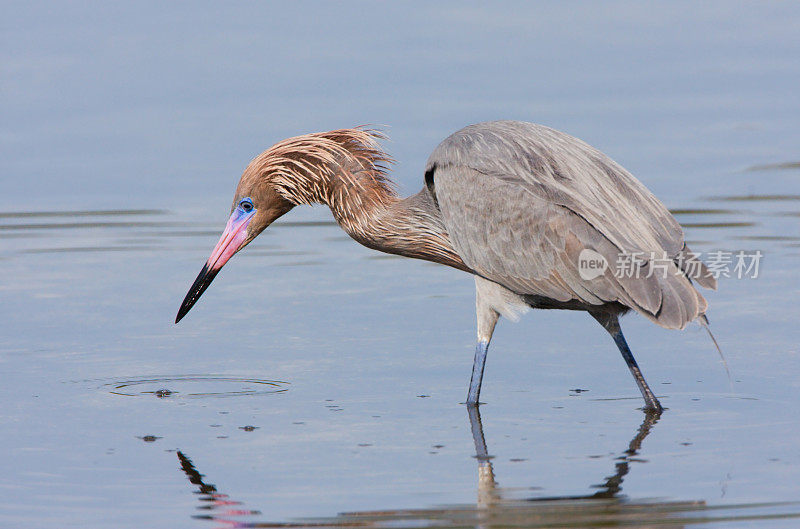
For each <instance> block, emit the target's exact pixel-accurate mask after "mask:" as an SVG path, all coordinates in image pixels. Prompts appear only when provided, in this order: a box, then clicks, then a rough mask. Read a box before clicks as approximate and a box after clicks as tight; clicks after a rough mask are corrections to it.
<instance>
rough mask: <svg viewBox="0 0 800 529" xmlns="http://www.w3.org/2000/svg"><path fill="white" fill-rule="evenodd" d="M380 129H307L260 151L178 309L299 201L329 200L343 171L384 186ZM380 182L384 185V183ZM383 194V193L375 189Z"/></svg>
mask: <svg viewBox="0 0 800 529" xmlns="http://www.w3.org/2000/svg"><path fill="white" fill-rule="evenodd" d="M378 137H380V134H379V133H377V132H375V131H372V130H368V129H362V128H356V129H341V130H334V131H330V132H321V133H315V134H306V135H304V136H297V137H295V138H289V139H287V140H283V141H281V142H279V143H277V144H275V145H273V146H272V147H270V148H269V149H267V150H266V151H264V152H262V153H261V154H259V155H258V156H256V157H255V158H254V159H253V161H251V162H250V164H249V165H248V166H247V168H246V169H245V170H244V173H243V174H242V177H241V179H240V180H239V185H238V186H237V187H236V194H235V195H234V199H233V205H232V206H231V215H230V217H229V218H228V223H227V225H226V226H225V231H223V232H222V236H221V237H220V239H219V242H217V245H216V246H215V247H214V250H213V251H212V252H211V256H210V257H209V258H208V261H206V264H205V265H204V266H203V269H202V270H201V271H200V274H198V276H197V279H195V281H194V284H192V286H191V288H190V289H189V292H188V293H187V294H186V297H185V298H184V300H183V303H182V304H181V307H180V309H179V310H178V315H177V317H176V318H175V323H178V322H179V321H180V320H181V318H183V317H184V316H185V315H186V313H187V312H189V309H191V308H192V307H193V306H194V304H195V303H196V302H197V300H198V299H199V298H200V296H201V295H202V294H203V292H205V290H206V289H207V288H208V286H209V285H210V284H211V282H212V281H213V280H214V277H216V275H217V274H218V273H219V271H220V269H221V268H222V267H223V265H225V263H227V262H228V260H230V258H231V257H233V255H234V254H235V253H236V252H238V251H239V250H241V249H242V248H244V247H245V246H247V245H248V244H249V243H250V241H252V240H253V239H255V238H256V236H258V234H259V233H261V232H262V231H264V230H265V229H266V228H267V227H268V226H269V225H270V224H272V223H273V222H274V221H275V220H276V219H278V218H279V217H281V216H282V215H284V214H286V213H287V212H288V211H289V210H291V209H292V208H293V207H294V206H296V205H299V204H312V203H320V202H321V203H330V200H331V196H332V194H333V193H334V191H335V189H336V186H337V183H336V182H335V177H336V176H337V175H339V174H341V173H345V174H347V175H350V176H349V178H352V172H356V171H362V172H363V171H366V173H367V174H368V175H369V179H370V180H369V183H370V185H375V186H378V187H381V186H385V185H387V184H386V182H387V181H386V180H385V179H384V173H383V167H382V165H381V163H383V162H387V161H388V160H389V159H388V157H387V156H386V155H385V154H384V153H383V152H382V151H380V149H379V148H378V147H377V144H376V142H375V139H376V138H378ZM381 188H382V187H381ZM376 196H379V195H376Z"/></svg>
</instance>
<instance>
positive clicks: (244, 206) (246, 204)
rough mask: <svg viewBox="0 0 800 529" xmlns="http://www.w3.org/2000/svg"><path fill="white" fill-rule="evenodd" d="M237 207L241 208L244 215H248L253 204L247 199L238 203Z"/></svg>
mask: <svg viewBox="0 0 800 529" xmlns="http://www.w3.org/2000/svg"><path fill="white" fill-rule="evenodd" d="M239 207H240V208H242V211H244V212H245V213H250V212H251V211H253V203H252V202H251V201H250V199H249V198H243V199H242V200H241V201H240V202H239Z"/></svg>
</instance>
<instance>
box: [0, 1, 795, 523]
mask: <svg viewBox="0 0 800 529" xmlns="http://www.w3.org/2000/svg"><path fill="white" fill-rule="evenodd" d="M4 12H5V14H4V17H3V19H4V20H3V21H2V22H0V24H1V25H2V39H3V46H2V48H0V49H1V50H2V51H0V63H1V64H2V68H3V76H2V79H3V81H2V84H0V90H2V98H0V99H2V101H1V102H0V108H2V113H3V120H2V122H1V123H0V127H1V128H0V149H2V153H1V155H0V159H1V160H2V162H0V272H2V273H0V328H1V329H2V333H0V372H2V377H3V384H2V385H0V402H2V407H0V420H1V421H2V424H3V427H2V437H1V439H2V456H0V462H2V466H0V468H2V473H1V474H0V490H1V491H2V494H1V495H0V498H2V499H0V526H2V527H26V528H37V527H81V528H95V527H96V528H105V527H188V528H204V527H209V528H211V527H273V526H278V525H280V526H286V525H287V524H288V525H315V526H366V527H373V526H379V527H383V526H387V527H412V526H413V527H428V526H448V527H449V526H452V527H472V526H478V527H488V526H496V525H504V526H520V527H552V526H559V527H600V526H603V527H605V526H609V525H612V526H613V525H625V526H647V527H650V526H664V527H686V526H702V525H708V526H713V527H796V526H797V524H798V523H800V520H798V518H800V479H798V477H800V449H798V446H800V445H799V444H798V442H797V440H798V436H799V435H800V406H798V404H800V397H799V396H798V389H800V382H799V381H800V377H798V373H800V349H798V343H799V342H800V340H799V338H800V332H798V324H797V321H798V320H800V318H799V317H798V316H800V314H798V309H797V303H796V300H797V299H798V295H800V285H799V284H798V280H797V266H798V263H800V259H798V257H800V167H799V166H798V163H799V162H798V160H800V130H799V129H798V123H800V97H798V92H797V87H798V86H800V62H798V60H797V58H798V57H800V38H798V36H797V35H798V32H797V28H798V27H800V9H798V7H797V6H795V5H793V4H788V3H786V4H769V5H762V4H751V5H749V6H745V7H741V6H737V7H733V6H731V5H730V4H728V3H719V4H717V3H708V4H704V5H703V6H701V7H698V6H696V5H695V4H693V3H687V4H677V5H666V4H664V5H660V6H652V5H651V6H647V7H640V6H639V5H638V4H637V3H626V2H619V3H610V4H603V5H596V4H594V3H586V4H569V5H565V6H554V5H549V6H547V5H539V4H532V3H520V4H506V5H504V6H500V7H498V6H495V7H491V8H490V7H486V6H479V5H470V4H463V3H458V4H455V3H453V4H447V3H436V4H435V5H428V4H403V5H400V6H391V5H388V4H379V5H371V4H370V5H367V4H359V5H354V6H341V5H335V4H331V5H326V4H311V3H309V4H306V3H302V2H301V3H293V4H292V5H291V6H284V5H278V4H276V5H262V4H236V5H226V6H225V7H220V6H206V7H205V8H204V9H200V8H199V7H198V6H196V5H188V4H187V5H181V4H173V5H171V6H170V7H167V8H165V7H164V6H161V5H160V4H153V5H150V6H147V5H143V4H140V3H137V4H135V5H132V6H131V7H129V8H124V7H108V6H105V5H96V6H94V7H86V8H83V7H78V6H71V7H63V6H61V5H58V4H54V5H49V4H39V5H35V6H30V5H25V6H23V5H22V4H13V5H8V6H6V7H5V9H4ZM497 118H515V119H524V120H529V121H536V122H541V123H544V124H547V125H550V126H553V127H556V128H559V129H562V130H565V131H567V132H570V133H572V134H574V135H576V136H579V137H581V138H583V139H585V140H587V141H588V142H590V143H592V144H594V145H596V146H598V147H599V148H601V149H603V150H604V151H606V152H607V153H608V154H610V155H611V156H612V157H614V158H615V159H617V160H618V161H619V162H620V163H622V164H623V165H625V166H626V167H627V168H629V169H630V170H631V171H632V172H633V173H634V174H636V175H637V176H638V177H639V178H640V179H641V180H642V181H643V182H645V184H646V185H647V186H648V187H649V188H650V189H652V190H653V191H654V192H655V193H656V195H658V196H659V197H660V198H661V199H662V200H663V201H664V202H665V203H666V204H667V205H668V206H669V207H670V208H671V209H672V210H673V211H674V213H675V215H676V217H677V218H678V220H679V221H680V222H681V223H682V224H683V225H684V226H685V228H686V233H687V238H688V240H689V241H690V242H691V244H692V247H693V248H694V249H695V250H698V251H701V252H703V253H704V254H708V253H710V252H714V251H720V250H722V251H728V252H735V251H739V250H745V251H747V252H754V251H761V252H762V253H763V259H762V261H761V263H760V270H759V276H758V278H755V279H753V278H747V279H737V278H735V277H732V278H722V280H721V281H720V288H719V291H718V292H712V293H708V294H707V298H708V299H709V301H710V303H711V310H710V312H709V317H710V319H711V322H712V326H713V329H714V332H715V334H716V336H717V338H718V340H719V342H720V345H721V346H722V349H723V351H724V352H725V356H726V358H727V362H728V365H729V368H730V371H731V378H730V380H729V379H728V376H727V374H726V371H725V368H724V366H723V365H722V363H721V362H720V360H719V358H718V357H717V355H716V352H715V351H714V349H713V346H712V344H711V343H710V341H709V339H708V337H707V336H706V334H705V333H704V332H703V330H702V329H701V328H699V327H690V328H688V329H687V330H686V331H685V332H682V333H681V332H674V331H666V330H663V329H660V328H657V327H655V326H653V325H652V324H650V323H648V322H647V321H644V320H643V319H642V318H638V317H636V316H631V317H628V318H626V319H625V320H624V321H623V325H624V326H625V329H626V332H627V335H628V338H629V342H630V343H631V346H632V348H633V350H634V351H635V352H636V354H637V358H638V359H639V362H640V364H641V365H642V368H643V370H644V372H645V374H646V375H647V378H648V380H649V381H650V384H651V385H652V386H653V387H654V389H656V392H657V394H658V395H659V397H660V398H661V401H662V403H663V404H664V405H665V406H666V407H667V408H668V410H667V411H666V412H665V413H664V414H663V415H662V416H661V417H660V418H655V417H647V416H645V415H644V414H643V413H642V412H641V411H640V410H639V409H638V408H639V407H640V406H641V398H640V396H639V393H638V391H637V389H636V386H635V384H634V383H633V381H632V380H631V377H630V375H629V373H628V372H627V370H626V369H625V366H624V363H623V362H622V360H621V359H620V358H619V354H618V353H617V351H616V349H615V347H614V345H613V342H611V340H609V339H608V337H607V335H606V334H605V332H604V331H603V330H602V329H600V327H599V326H597V325H596V324H595V323H594V322H593V321H592V320H591V319H590V318H588V317H586V316H585V315H582V314H572V313H561V312H556V311H551V312H537V313H532V314H529V315H528V316H527V317H525V318H524V319H523V320H522V322H520V323H518V324H511V323H508V322H502V323H501V324H500V326H499V328H498V331H497V333H496V335H495V340H494V341H493V346H492V351H491V354H490V360H489V363H488V367H487V371H486V377H485V382H484V391H483V395H482V398H483V400H485V401H486V405H485V406H482V407H481V410H480V415H477V414H473V415H470V414H468V412H467V410H466V408H465V407H464V406H463V405H461V404H460V402H462V401H463V399H464V394H465V392H466V386H467V382H468V380H469V373H470V369H471V362H472V347H473V340H474V298H473V295H474V294H473V282H472V279H471V278H470V277H468V276H466V275H465V274H463V273H460V272H458V271H455V270H449V269H445V268H443V267H440V266H435V265H432V264H428V263H424V262H417V261H411V260H407V259H402V258H395V257H392V256H385V255H382V254H378V253H376V252H372V251H370V250H367V249H366V248H363V247H360V246H358V245H357V244H356V243H354V242H353V241H351V240H349V238H348V237H347V236H346V235H345V234H344V233H343V232H342V231H341V230H340V229H339V228H338V226H336V225H335V223H333V221H332V219H331V216H330V214H329V212H328V211H327V210H325V209H324V208H297V209H296V210H295V211H292V212H291V213H290V214H289V215H287V217H286V218H284V219H282V220H281V221H279V222H278V223H276V224H275V225H274V226H273V227H271V228H270V229H269V230H267V231H266V232H265V233H263V234H262V235H261V236H260V237H259V238H258V239H257V240H256V241H255V242H254V243H253V244H251V245H250V246H249V247H248V248H247V250H246V251H244V252H243V253H242V254H240V255H238V256H237V257H236V258H235V259H234V260H233V261H232V262H231V263H230V264H229V265H228V266H226V268H225V270H224V271H223V272H222V273H221V274H220V276H219V277H218V278H217V279H216V280H215V282H214V285H213V286H212V287H211V288H210V289H209V291H208V292H207V293H206V294H205V295H204V296H203V299H202V300H201V301H200V302H199V304H198V305H197V306H196V307H195V308H194V309H193V310H192V312H191V313H190V314H189V315H188V316H187V318H186V319H185V320H184V321H182V322H181V324H180V325H178V326H175V325H174V324H173V323H172V321H173V319H174V316H175V312H176V311H177V308H178V305H179V303H180V301H181V300H182V299H183V296H184V294H185V292H186V290H187V289H188V287H189V285H190V284H191V282H192V280H193V279H194V277H195V275H196V273H197V272H198V271H199V269H200V268H201V266H202V265H203V263H204V261H205V259H206V258H207V256H208V254H209V252H210V251H211V249H212V247H213V245H214V243H215V242H216V239H217V237H218V235H219V233H220V232H221V230H222V228H223V226H224V223H225V220H226V217H227V211H228V208H229V205H230V199H231V195H232V193H233V189H234V186H235V183H236V181H237V179H238V175H239V174H240V172H241V170H242V168H243V167H244V166H245V165H246V163H247V161H248V160H249V159H250V158H252V156H253V155H255V154H257V153H258V152H260V151H261V150H262V149H264V148H266V147H267V146H268V145H270V144H271V143H273V142H275V141H277V140H279V139H281V138H284V137H287V136H290V135H294V134H299V133H303V132H309V131H316V130H324V129H330V128H335V127H345V126H352V125H356V124H361V123H376V124H385V125H386V128H385V130H386V132H387V133H388V135H389V136H390V137H391V141H390V142H388V143H387V144H386V147H387V149H388V150H389V151H390V152H391V153H392V154H393V155H394V156H395V157H396V158H397V159H398V161H399V162H398V164H397V165H396V167H395V175H396V179H397V180H398V182H399V185H400V187H401V189H402V190H403V191H404V192H406V193H411V192H415V191H416V190H417V189H418V188H419V187H420V186H421V182H422V176H421V175H422V168H423V167H424V161H425V159H426V157H427V155H428V153H429V152H430V151H431V150H432V149H433V148H434V147H435V146H436V144H437V143H438V141H440V140H441V139H443V138H444V137H445V136H446V135H447V134H449V133H450V132H452V131H453V130H455V129H457V128H459V127H461V126H463V125H465V124H467V123H470V122H476V121H480V120H484V119H497Z"/></svg>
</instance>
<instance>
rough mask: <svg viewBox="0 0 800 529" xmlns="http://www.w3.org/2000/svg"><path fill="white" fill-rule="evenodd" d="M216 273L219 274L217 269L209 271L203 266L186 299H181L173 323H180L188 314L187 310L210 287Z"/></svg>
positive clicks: (206, 265)
mask: <svg viewBox="0 0 800 529" xmlns="http://www.w3.org/2000/svg"><path fill="white" fill-rule="evenodd" d="M217 273H219V269H217V270H210V269H209V268H208V264H207V263H206V264H205V265H204V266H203V269H202V270H200V273H199V274H197V279H195V280H194V283H192V287H191V288H190V289H189V292H188V293H187V294H186V297H185V298H183V303H181V308H180V309H178V315H177V316H176V317H175V323H178V322H179V321H181V319H183V317H184V316H186V313H187V312H189V309H191V308H192V307H193V306H194V304H195V303H197V300H198V299H200V296H201V295H202V294H203V292H205V291H206V289H207V288H208V285H210V284H211V282H212V281H213V280H214V278H215V277H216V276H217Z"/></svg>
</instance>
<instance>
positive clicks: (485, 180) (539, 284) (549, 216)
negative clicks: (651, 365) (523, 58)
mask: <svg viewBox="0 0 800 529" xmlns="http://www.w3.org/2000/svg"><path fill="white" fill-rule="evenodd" d="M430 170H433V171H434V172H433V179H434V181H435V189H436V196H437V200H438V204H439V208H440V210H441V212H442V218H443V222H444V224H445V226H446V227H447V230H448V233H449V234H450V237H451V240H452V242H453V246H454V247H455V249H456V251H457V252H458V253H459V255H460V256H461V257H462V259H463V260H464V262H465V263H466V264H467V265H468V266H469V267H470V268H472V269H473V270H475V271H476V272H477V273H479V274H480V275H482V276H484V277H486V278H487V279H490V280H492V281H495V282H497V283H499V284H501V285H503V286H505V287H506V288H508V289H510V290H512V291H514V292H516V293H518V294H522V295H532V296H544V297H546V298H550V299H552V300H556V301H559V302H572V301H576V302H579V303H583V304H585V305H589V306H591V305H601V304H604V303H609V302H619V303H622V304H623V305H626V306H628V307H630V308H633V309H635V310H637V311H638V312H640V313H642V314H644V315H645V316H647V317H648V318H650V319H651V320H653V321H655V322H656V323H658V324H659V325H662V326H665V327H668V328H682V327H683V326H685V325H686V323H688V322H689V321H691V320H693V319H694V318H696V317H697V316H698V315H699V314H702V313H703V311H704V310H705V308H706V307H707V303H706V301H705V299H703V297H702V296H701V295H700V294H699V293H698V292H697V291H696V290H695V288H694V287H693V286H692V284H691V281H690V280H689V279H688V278H687V277H686V270H687V269H686V267H685V266H684V265H683V264H682V261H680V259H681V257H682V256H683V257H686V256H689V257H691V256H694V254H693V253H691V250H689V249H688V248H686V245H685V243H684V237H683V230H682V229H681V227H680V225H679V224H678V222H677V221H676V220H675V219H674V217H672V215H671V214H670V213H669V211H668V210H667V209H666V208H665V207H664V206H663V205H662V204H661V203H660V202H659V201H658V200H657V199H656V198H655V197H654V196H653V195H652V193H650V192H649V191H648V190H647V189H646V188H645V187H644V186H643V185H642V184H641V183H640V182H639V181H638V180H636V179H635V178H634V177H633V176H632V175H630V173H628V172H627V171H625V169H623V168H622V167H620V166H619V165H618V164H616V163H615V162H613V160H611V159H610V158H608V157H607V156H605V155H604V154H602V153H601V152H599V151H597V150H596V149H594V148H592V147H590V146H588V145H587V144H585V143H583V142H581V141H580V140H577V139H575V138H572V137H571V136H568V135H566V134H563V133H561V132H558V131H554V130H552V129H549V128H547V127H542V126H538V125H533V124H529V123H519V122H492V123H485V124H479V125H472V126H470V127H467V128H465V129H463V130H462V131H459V132H457V133H455V134H454V135H453V136H451V137H449V138H448V139H446V140H445V141H444V142H442V144H441V145H440V146H439V147H438V148H437V149H436V150H435V151H434V153H433V154H432V155H431V158H430V159H429V161H428V168H427V171H430ZM587 248H588V249H591V250H594V251H596V252H598V253H599V254H601V255H602V256H603V257H604V258H605V259H606V261H607V262H608V263H609V267H610V268H609V270H607V271H606V273H605V274H603V275H601V276H599V277H596V278H593V279H590V280H587V279H584V278H583V277H581V275H580V274H579V270H578V256H579V255H580V253H581V251H583V250H584V249H587ZM623 252H626V253H629V254H630V253H638V254H641V255H640V256H641V257H643V258H645V264H644V266H645V271H647V268H646V267H647V266H649V265H651V264H652V263H649V262H647V259H646V258H647V256H650V255H651V252H652V254H653V255H662V254H664V253H665V254H666V256H668V257H669V259H676V260H677V261H676V262H674V263H673V262H670V263H669V265H668V266H667V268H668V269H667V270H666V273H663V272H660V273H652V274H647V273H645V274H640V275H638V276H635V277H626V276H621V277H618V276H617V275H615V274H614V273H613V272H614V270H613V268H614V266H615V265H616V263H617V259H618V256H619V255H620V254H621V253H623ZM701 270H704V271H705V272H707V269H705V267H702V265H701ZM712 281H713V279H711V278H708V277H707V276H703V277H701V278H698V283H699V284H700V285H702V286H711V285H712ZM714 286H716V285H715V284H714Z"/></svg>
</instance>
